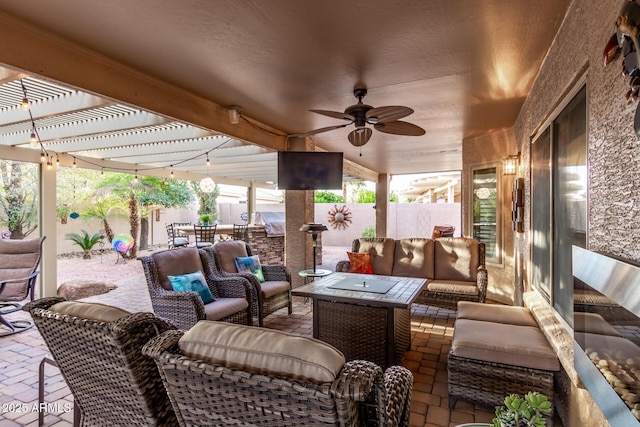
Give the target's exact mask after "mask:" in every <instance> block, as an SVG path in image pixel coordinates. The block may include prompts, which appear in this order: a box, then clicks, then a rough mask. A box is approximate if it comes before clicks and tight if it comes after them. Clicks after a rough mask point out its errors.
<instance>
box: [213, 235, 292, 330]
mask: <svg viewBox="0 0 640 427" xmlns="http://www.w3.org/2000/svg"><path fill="white" fill-rule="evenodd" d="M202 253H203V254H205V255H206V256H204V257H203V262H204V263H205V265H207V268H209V269H210V271H211V272H212V275H213V277H215V278H243V279H244V280H245V281H246V282H247V283H248V284H249V285H250V286H249V287H250V289H251V295H252V303H253V315H254V316H255V317H257V318H258V324H259V325H260V326H263V324H264V318H265V317H267V316H268V315H269V314H271V313H273V312H275V311H276V310H280V309H281V308H284V307H287V309H288V311H289V314H291V313H292V312H293V306H292V302H291V273H290V272H289V269H287V268H286V267H285V266H284V265H259V270H260V272H261V274H262V277H260V278H259V277H258V275H256V274H254V273H252V272H238V266H237V260H236V258H244V259H247V258H250V257H252V256H253V253H252V251H251V247H250V246H249V245H248V244H247V243H246V242H244V241H242V240H229V241H226V242H218V243H216V244H215V245H214V246H210V247H208V248H204V249H202Z"/></svg>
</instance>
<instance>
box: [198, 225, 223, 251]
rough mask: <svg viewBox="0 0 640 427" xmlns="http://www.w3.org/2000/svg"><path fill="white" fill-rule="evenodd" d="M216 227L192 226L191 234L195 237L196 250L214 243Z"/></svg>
mask: <svg viewBox="0 0 640 427" xmlns="http://www.w3.org/2000/svg"><path fill="white" fill-rule="evenodd" d="M216 227H217V225H194V226H193V232H194V234H195V236H196V248H198V249H200V248H206V247H207V246H211V245H213V244H214V242H215V238H216Z"/></svg>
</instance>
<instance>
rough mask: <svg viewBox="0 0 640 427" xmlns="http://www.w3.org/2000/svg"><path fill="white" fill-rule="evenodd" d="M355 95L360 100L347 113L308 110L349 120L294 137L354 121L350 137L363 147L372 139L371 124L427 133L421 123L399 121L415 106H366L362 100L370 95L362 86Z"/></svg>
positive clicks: (412, 133)
mask: <svg viewBox="0 0 640 427" xmlns="http://www.w3.org/2000/svg"><path fill="white" fill-rule="evenodd" d="M353 95H354V96H355V97H356V98H357V99H358V103H357V104H355V105H352V106H350V107H347V109H346V110H344V113H341V112H339V111H330V110H309V111H311V112H313V113H316V114H322V115H324V116H328V117H331V118H334V119H340V120H346V121H348V123H346V124H341V125H335V126H327V127H323V128H319V129H315V130H312V131H310V132H307V133H303V134H298V135H294V136H301V137H304V136H311V135H316V134H319V133H322V132H328V131H331V130H334V129H340V128H343V127H346V126H349V125H351V124H353V125H355V127H356V128H355V130H353V131H351V132H350V133H349V135H348V136H347V139H348V140H349V142H350V143H351V144H352V145H353V146H355V147H362V146H363V145H365V144H366V143H367V142H369V139H371V136H372V135H373V131H372V130H371V128H370V127H367V125H372V126H373V128H374V129H376V130H377V131H380V132H384V133H389V134H393V135H405V136H421V135H424V134H425V131H424V129H422V128H421V127H420V126H416V125H414V124H412V123H408V122H404V121H401V120H400V119H402V118H404V117H407V116H408V115H410V114H413V109H411V108H409V107H404V106H400V105H390V106H385V107H375V108H374V107H372V106H371V105H367V104H365V103H363V102H362V98H364V97H365V96H366V95H367V89H366V88H363V87H356V88H355V89H354V90H353Z"/></svg>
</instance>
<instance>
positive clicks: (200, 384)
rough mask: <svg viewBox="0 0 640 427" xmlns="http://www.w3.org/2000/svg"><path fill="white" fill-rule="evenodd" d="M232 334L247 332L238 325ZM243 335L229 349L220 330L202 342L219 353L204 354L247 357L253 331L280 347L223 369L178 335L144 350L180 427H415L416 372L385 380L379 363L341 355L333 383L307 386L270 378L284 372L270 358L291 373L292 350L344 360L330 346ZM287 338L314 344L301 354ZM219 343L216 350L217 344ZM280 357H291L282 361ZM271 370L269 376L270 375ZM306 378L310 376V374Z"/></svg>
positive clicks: (399, 371)
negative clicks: (411, 414)
mask: <svg viewBox="0 0 640 427" xmlns="http://www.w3.org/2000/svg"><path fill="white" fill-rule="evenodd" d="M204 323H218V322H200V323H199V324H198V325H197V326H196V327H195V328H198V327H199V326H201V324H204ZM214 326H215V325H214ZM224 326H226V327H232V328H233V329H240V328H241V327H239V326H237V325H228V324H226V325H224ZM195 328H194V329H195ZM243 329H246V330H243V331H241V332H240V333H239V332H238V331H237V330H236V331H231V332H230V333H229V334H226V335H227V336H228V337H230V338H231V337H234V340H233V341H232V340H231V339H229V340H228V341H227V343H228V344H229V347H225V346H224V345H222V344H221V343H220V340H217V339H216V338H217V336H220V335H222V336H224V335H225V332H224V331H222V333H220V329H215V334H214V335H215V336H210V339H207V340H205V341H200V342H201V343H202V342H204V343H207V344H208V345H209V346H210V348H211V350H206V349H204V350H203V352H202V353H206V352H207V351H212V352H214V353H215V355H216V357H217V356H218V355H220V353H221V352H220V348H222V349H223V352H224V354H227V353H226V350H230V351H231V352H237V351H242V350H244V349H241V350H238V345H237V343H238V339H240V340H241V341H243V343H244V344H246V343H250V341H251V340H250V339H247V338H245V339H242V338H239V337H241V336H244V335H253V334H254V333H253V332H252V331H250V330H251V329H253V330H257V331H258V332H259V333H262V334H266V336H262V340H263V341H268V342H270V343H272V344H273V345H269V346H266V347H265V346H262V347H261V348H263V349H264V350H259V351H256V352H255V354H253V353H251V354H248V355H246V356H247V358H243V357H238V354H236V353H234V354H229V356H230V357H228V359H227V360H226V361H221V362H219V363H214V362H212V361H210V360H202V359H207V356H206V355H205V356H203V357H202V358H200V356H199V355H192V354H189V353H192V351H191V350H193V347H191V348H189V347H185V346H184V344H183V334H182V333H181V332H178V331H168V332H166V333H164V334H162V335H161V336H158V337H156V338H155V339H153V340H151V341H149V343H148V344H147V345H146V346H145V347H144V349H143V352H144V354H146V355H149V356H151V357H153V358H154V359H155V361H156V363H157V364H158V367H159V368H160V372H161V375H162V378H163V381H164V382H165V387H166V388H167V391H168V393H169V397H170V399H171V403H172V405H173V407H174V409H175V411H176V416H177V418H178V422H179V425H180V426H183V427H186V426H202V425H222V424H224V425H227V424H233V425H269V426H324V427H326V426H394V427H395V426H407V425H408V420H409V406H410V402H411V388H412V383H413V377H412V375H411V372H410V371H409V370H408V369H406V368H403V367H401V366H392V367H389V368H388V369H387V370H386V371H385V372H384V373H383V371H382V369H381V368H380V367H379V366H377V365H376V364H374V363H372V362H367V361H363V360H354V361H350V362H346V363H344V357H343V356H342V355H341V354H339V357H340V358H341V359H340V360H338V361H337V363H336V361H335V358H334V361H333V362H332V363H331V366H332V368H333V370H332V371H331V372H330V374H327V373H326V372H324V374H325V376H328V377H329V378H327V379H326V380H324V382H317V381H314V379H309V378H304V379H300V378H298V377H297V376H295V375H284V374H274V373H272V372H269V370H270V368H271V367H273V366H274V365H276V366H277V362H273V361H272V360H269V359H268V358H273V359H276V360H278V357H279V356H281V357H282V359H281V361H285V362H284V363H282V364H281V366H282V365H286V366H287V367H289V366H291V365H292V364H293V363H292V362H299V361H300V359H299V358H297V357H294V358H288V357H290V355H289V354H288V351H287V350H291V349H292V347H297V348H298V349H299V348H309V347H315V346H324V347H325V348H324V349H322V348H321V349H320V352H321V353H323V355H324V354H326V352H334V353H339V352H338V351H337V350H335V348H333V347H331V346H329V345H328V344H325V343H322V342H321V341H317V340H312V339H311V338H304V337H295V336H291V335H290V334H286V333H284V332H280V331H274V330H268V329H264V328H256V327H243ZM191 333H192V331H189V332H188V333H187V334H186V335H184V337H186V336H187V335H189V334H191ZM281 337H282V338H283V339H284V340H285V342H286V341H287V340H289V339H293V340H303V341H304V340H307V341H308V342H306V343H300V345H298V346H294V345H289V346H286V345H279V344H282V342H280V338H281ZM251 338H255V337H251ZM259 340H260V339H259ZM211 341H216V342H215V343H214V344H212V343H211ZM312 341H315V343H314V342H312ZM207 344H202V345H201V347H200V348H201V349H202V347H203V346H204V347H206V346H207ZM255 346H257V345H255ZM255 346H254V347H255ZM181 348H184V350H181ZM272 349H273V350H272ZM276 349H284V350H283V351H282V352H280V353H278V350H276ZM314 350H318V349H317V348H309V350H308V351H309V353H311V354H317V353H315V352H314ZM267 353H268V354H267ZM220 357H225V356H220ZM261 357H262V360H261V362H263V363H264V365H263V366H258V367H256V365H259V364H260V361H259V360H256V359H259V358H261ZM242 360H244V361H246V363H247V364H252V367H251V368H248V367H246V366H242V365H240V363H242ZM323 360H324V359H323ZM287 361H288V363H287ZM227 362H228V363H227ZM313 365H314V366H313V367H314V368H315V367H316V366H317V365H316V364H315V363H314V364H313ZM265 367H266V369H263V368H265ZM323 368H324V366H323ZM302 370H303V371H304V368H302Z"/></svg>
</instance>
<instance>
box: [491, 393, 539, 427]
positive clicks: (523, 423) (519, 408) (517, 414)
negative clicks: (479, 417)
mask: <svg viewBox="0 0 640 427" xmlns="http://www.w3.org/2000/svg"><path fill="white" fill-rule="evenodd" d="M550 413H551V402H549V400H548V399H547V397H546V396H545V395H543V394H540V393H538V392H529V393H527V394H525V396H524V397H521V396H519V395H517V394H512V395H509V396H507V397H505V399H504V406H498V407H496V417H495V418H494V419H493V427H529V426H533V427H545V426H546V425H547V420H546V419H545V418H544V415H545V414H550Z"/></svg>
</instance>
